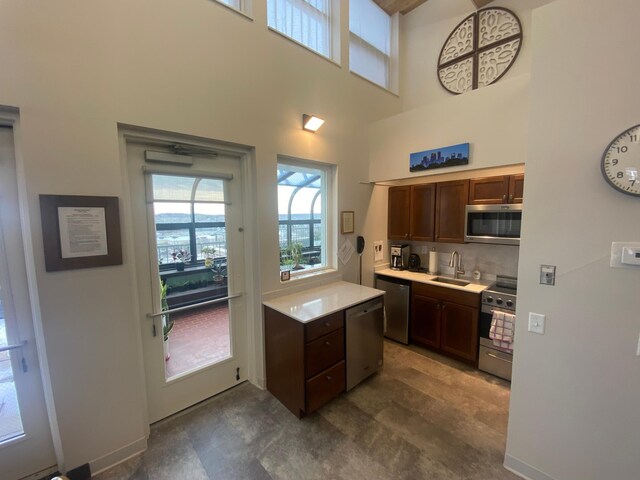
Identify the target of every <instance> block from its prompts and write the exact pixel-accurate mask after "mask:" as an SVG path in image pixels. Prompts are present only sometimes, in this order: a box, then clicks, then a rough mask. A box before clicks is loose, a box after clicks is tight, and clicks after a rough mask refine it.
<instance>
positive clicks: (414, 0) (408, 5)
mask: <svg viewBox="0 0 640 480" xmlns="http://www.w3.org/2000/svg"><path fill="white" fill-rule="evenodd" d="M373 1H374V2H376V3H377V4H378V5H380V7H382V9H383V10H384V11H385V12H387V13H388V14H389V15H393V14H394V13H396V12H400V13H401V14H403V15H404V14H405V13H409V12H410V11H411V10H413V9H414V8H416V7H419V6H420V5H422V4H423V3H425V2H426V1H427V0H373ZM469 1H470V2H472V3H474V4H475V6H476V8H482V7H484V6H485V5H487V4H488V3H491V2H492V1H493V0H469Z"/></svg>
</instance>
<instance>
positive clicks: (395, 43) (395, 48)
mask: <svg viewBox="0 0 640 480" xmlns="http://www.w3.org/2000/svg"><path fill="white" fill-rule="evenodd" d="M370 1H371V2H372V3H373V4H374V5H375V6H376V7H377V8H380V10H381V11H382V12H384V10H382V8H381V7H380V6H379V5H377V4H376V3H375V2H373V0H370ZM351 11H352V9H351V1H349V18H351ZM384 13H385V14H386V15H388V14H387V13H386V12H384ZM389 19H390V22H391V30H390V35H391V38H390V39H389V44H390V51H389V55H387V54H386V53H384V52H383V51H381V50H380V49H378V48H377V47H375V46H374V45H372V44H371V43H369V42H367V41H366V40H365V39H364V38H362V37H361V36H360V35H358V34H356V33H354V32H352V31H351V23H350V21H349V22H348V28H349V41H348V49H349V72H350V73H352V74H353V75H355V76H357V77H360V78H362V79H363V80H366V81H368V82H369V83H371V84H373V85H376V86H378V87H380V88H382V89H384V90H387V91H388V92H391V93H393V94H395V95H398V92H399V50H400V47H399V42H400V38H399V37H400V14H399V13H395V14H394V15H389ZM352 38H356V39H358V41H359V42H361V43H363V44H365V45H366V46H367V48H369V49H370V50H371V51H372V52H376V53H378V54H380V55H382V56H384V57H385V58H386V59H388V60H387V72H386V73H387V79H388V84H387V85H381V84H380V83H378V82H376V81H375V80H373V79H371V78H368V77H367V76H365V75H364V74H363V73H361V72H358V71H355V70H353V68H352V65H353V62H352V59H351V43H352Z"/></svg>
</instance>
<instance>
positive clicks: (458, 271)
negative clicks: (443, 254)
mask: <svg viewBox="0 0 640 480" xmlns="http://www.w3.org/2000/svg"><path fill="white" fill-rule="evenodd" d="M456 257H458V262H457V263H456ZM449 266H450V267H452V268H453V278H458V276H460V275H464V266H463V265H462V255H460V253H458V251H457V250H454V251H453V252H452V253H451V258H450V259H449Z"/></svg>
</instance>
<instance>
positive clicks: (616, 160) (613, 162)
mask: <svg viewBox="0 0 640 480" xmlns="http://www.w3.org/2000/svg"><path fill="white" fill-rule="evenodd" d="M618 162H619V160H618V159H617V158H614V159H613V160H611V165H617V164H618Z"/></svg>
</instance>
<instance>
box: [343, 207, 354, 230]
mask: <svg viewBox="0 0 640 480" xmlns="http://www.w3.org/2000/svg"><path fill="white" fill-rule="evenodd" d="M353 232H354V213H353V212H352V211H345V212H340V233H341V234H342V235H345V234H347V233H353Z"/></svg>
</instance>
